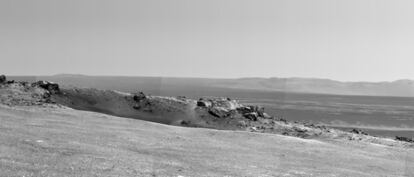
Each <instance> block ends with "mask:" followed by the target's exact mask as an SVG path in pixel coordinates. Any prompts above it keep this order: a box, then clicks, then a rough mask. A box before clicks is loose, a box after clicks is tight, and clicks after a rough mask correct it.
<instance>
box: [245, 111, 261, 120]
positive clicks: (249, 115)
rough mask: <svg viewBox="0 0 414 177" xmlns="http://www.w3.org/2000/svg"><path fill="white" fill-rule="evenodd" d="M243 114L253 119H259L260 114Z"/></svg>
mask: <svg viewBox="0 0 414 177" xmlns="http://www.w3.org/2000/svg"><path fill="white" fill-rule="evenodd" d="M243 116H244V117H245V118H247V119H250V120H252V121H257V118H259V114H257V113H256V112H251V113H246V114H243Z"/></svg>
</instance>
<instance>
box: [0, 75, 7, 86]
mask: <svg viewBox="0 0 414 177" xmlns="http://www.w3.org/2000/svg"><path fill="white" fill-rule="evenodd" d="M6 81H7V80H6V76H5V75H0V84H4V83H6Z"/></svg>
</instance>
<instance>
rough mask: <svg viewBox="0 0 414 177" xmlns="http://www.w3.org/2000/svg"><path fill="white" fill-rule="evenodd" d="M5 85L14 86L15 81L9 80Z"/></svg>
mask: <svg viewBox="0 0 414 177" xmlns="http://www.w3.org/2000/svg"><path fill="white" fill-rule="evenodd" d="M6 83H7V84H14V83H15V81H14V80H11V81H6Z"/></svg>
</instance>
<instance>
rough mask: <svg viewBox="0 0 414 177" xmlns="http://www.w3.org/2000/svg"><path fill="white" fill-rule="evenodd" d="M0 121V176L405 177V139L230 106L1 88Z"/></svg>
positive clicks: (21, 85) (409, 154)
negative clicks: (347, 129) (301, 121)
mask: <svg viewBox="0 0 414 177" xmlns="http://www.w3.org/2000/svg"><path fill="white" fill-rule="evenodd" d="M82 110H86V111H82ZM91 111H93V112H91ZM102 113H105V114H102ZM109 114H110V115H109ZM125 117H127V118H129V119H126V118H125ZM131 118H132V119H131ZM136 119H140V120H136ZM142 120H149V121H152V122H148V121H142ZM0 122H1V124H0V149H1V150H0V176H177V177H178V176H414V168H413V167H414V148H413V143H412V140H411V139H409V138H404V137H398V138H397V140H396V139H389V138H380V137H373V136H369V135H366V134H365V133H364V132H360V131H358V130H354V131H353V132H344V131H340V130H336V129H330V128H326V127H324V126H323V125H313V124H303V123H297V122H296V123H295V122H289V121H287V120H283V119H280V118H277V116H276V117H274V116H271V115H267V114H266V113H265V111H264V110H263V108H261V107H259V106H249V105H241V104H240V103H238V101H237V100H232V99H231V98H211V97H206V98H201V99H196V100H194V99H189V98H185V97H160V96H148V95H145V94H144V93H136V94H129V93H120V92H117V91H103V90H96V89H86V88H60V87H59V86H58V85H57V84H54V83H50V82H43V81H39V82H35V83H25V82H13V81H6V80H5V79H4V80H3V81H1V83H0ZM154 122H155V123H154ZM159 123H163V124H159ZM164 124H169V125H164ZM170 125H175V126H170ZM177 125H178V126H177ZM180 126H186V127H180ZM191 127H201V128H191ZM205 128H209V129H205ZM214 129H219V130H214ZM286 135H288V136H286Z"/></svg>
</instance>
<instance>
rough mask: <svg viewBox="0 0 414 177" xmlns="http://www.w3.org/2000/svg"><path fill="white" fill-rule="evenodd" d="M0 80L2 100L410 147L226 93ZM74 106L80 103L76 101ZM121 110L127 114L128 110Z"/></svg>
mask: <svg viewBox="0 0 414 177" xmlns="http://www.w3.org/2000/svg"><path fill="white" fill-rule="evenodd" d="M0 81H1V82H0V103H1V104H4V105H7V106H51V105H59V106H68V107H73V105H76V103H77V102H76V100H75V99H74V98H76V99H78V100H79V99H80V100H81V101H84V102H85V103H84V108H85V109H84V110H90V111H95V112H104V113H108V114H114V115H117V114H116V113H115V112H114V111H107V112H105V111H102V110H103V109H105V107H97V106H99V105H102V103H101V102H103V101H106V102H107V103H108V104H107V105H110V106H113V107H117V106H118V107H121V108H122V109H121V112H123V111H122V110H123V109H127V110H128V111H130V112H131V114H139V113H145V114H144V115H145V116H151V115H155V116H158V117H177V120H175V121H173V122H168V123H167V124H172V125H179V126H186V127H204V128H213V129H222V130H243V131H251V132H259V133H275V134H282V135H287V136H295V137H300V138H317V139H339V140H350V141H361V142H368V143H376V144H383V145H390V146H399V145H403V146H409V147H413V140H412V139H410V138H407V137H396V139H395V140H392V139H386V138H380V137H373V136H370V135H368V134H366V133H364V132H362V131H360V130H353V131H351V132H344V131H341V130H337V129H332V128H328V127H326V126H324V125H316V124H307V123H300V122H290V121H288V120H285V119H282V118H278V117H275V116H270V115H268V114H266V112H265V110H264V108H263V107H260V106H252V105H243V104H241V103H239V102H238V101H237V100H234V99H231V98H221V97H203V98H200V99H198V100H194V99H190V98H186V97H182V96H181V97H163V96H151V95H146V94H144V93H142V92H139V93H136V94H128V93H126V94H123V93H119V92H115V91H102V90H97V89H89V90H88V92H87V91H86V89H80V88H72V89H67V88H63V89H62V88H60V87H59V85H58V84H56V83H53V82H48V81H37V82H34V83H28V82H16V81H7V80H6V77H3V76H1V77H0ZM85 93H87V94H89V96H90V95H91V94H93V95H92V96H90V97H88V99H87V100H82V99H85V96H84V95H85ZM76 94H79V95H80V96H79V95H76ZM101 95H104V97H105V98H97V97H99V96H101ZM62 100H64V101H62ZM102 100H103V101H102ZM120 100H121V101H122V104H121V103H120ZM69 103H72V104H69ZM94 106H95V108H94ZM74 108H75V109H79V107H74ZM92 108H93V109H92ZM98 108H99V109H98ZM122 116H124V117H129V116H128V115H122ZM133 118H135V117H133ZM155 122H157V121H155ZM161 123H165V122H161Z"/></svg>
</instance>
